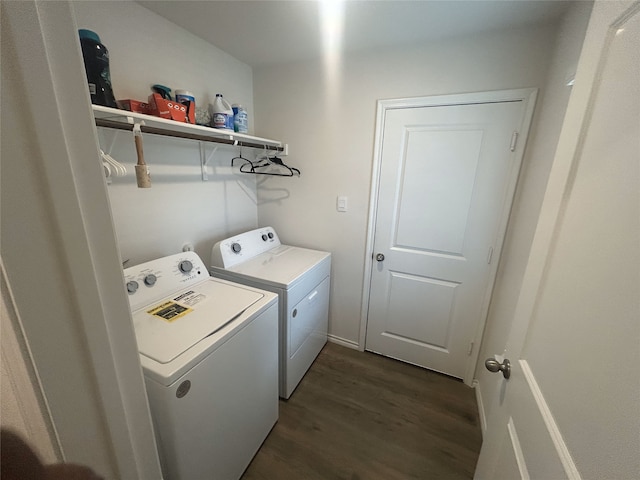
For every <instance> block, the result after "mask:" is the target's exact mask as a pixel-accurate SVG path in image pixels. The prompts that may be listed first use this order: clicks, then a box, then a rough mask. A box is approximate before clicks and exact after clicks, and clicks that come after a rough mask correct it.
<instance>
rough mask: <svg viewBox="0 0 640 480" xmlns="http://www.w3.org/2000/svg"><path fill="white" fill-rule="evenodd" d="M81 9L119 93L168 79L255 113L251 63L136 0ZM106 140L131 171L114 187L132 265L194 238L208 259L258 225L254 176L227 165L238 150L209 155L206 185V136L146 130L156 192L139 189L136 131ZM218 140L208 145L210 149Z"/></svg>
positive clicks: (144, 92)
mask: <svg viewBox="0 0 640 480" xmlns="http://www.w3.org/2000/svg"><path fill="white" fill-rule="evenodd" d="M73 5H74V8H75V12H76V17H77V24H78V27H79V28H87V29H89V30H93V31H95V32H96V33H98V35H99V36H100V39H101V41H102V43H104V44H105V46H106V47H107V48H108V50H109V56H110V71H111V79H112V83H113V89H114V92H115V95H116V98H118V99H122V98H134V99H138V100H146V98H147V96H148V95H149V93H150V91H151V90H150V86H151V85H152V84H154V83H160V84H163V85H167V86H169V87H171V88H173V89H176V88H183V89H188V90H190V91H192V92H193V93H194V94H195V96H196V104H197V105H200V106H204V105H206V104H208V103H210V102H212V101H213V99H214V98H215V94H216V93H223V94H224V96H225V98H227V99H228V100H230V101H231V102H237V103H242V104H243V105H245V106H246V107H247V108H248V110H249V112H251V111H252V110H253V84H252V72H251V68H250V67H249V66H248V65H246V64H244V63H242V62H240V61H238V60H236V59H234V58H233V57H231V56H230V55H228V54H226V53H225V52H223V51H221V50H220V49H218V48H216V47H214V46H213V45H211V44H209V43H207V42H205V41H204V40H202V39H200V38H198V37H196V36H194V35H192V34H190V33H189V32H187V31H186V30H184V29H182V28H180V27H178V26H177V25H175V24H173V23H171V22H169V21H167V20H166V19H164V18H162V17H160V16H159V15H157V14H155V13H153V12H151V11H149V10H147V9H146V8H144V7H142V6H140V5H138V4H136V3H134V2H131V1H124V2H103V1H97V2H87V1H77V2H74V3H73ZM250 121H251V118H250ZM99 138H100V144H101V146H102V148H103V149H104V150H106V151H110V152H111V155H112V156H113V157H114V158H115V159H116V160H118V161H120V162H121V163H123V164H125V165H126V167H127V170H128V171H129V172H130V173H129V175H128V176H127V177H125V178H115V179H114V180H113V183H112V184H110V185H109V188H108V191H109V198H110V200H111V208H112V213H113V218H114V223H115V228H116V235H117V237H118V244H119V246H120V251H121V255H122V260H123V261H124V260H129V263H127V266H131V265H135V264H138V263H141V262H144V261H147V260H151V259H154V258H158V257H161V256H165V255H170V254H172V253H176V252H179V251H181V249H182V246H183V244H184V243H186V242H189V243H192V244H193V245H194V246H195V251H196V252H197V253H198V254H199V255H200V256H201V257H202V259H203V260H204V261H205V263H207V264H208V262H209V257H210V255H211V247H212V245H213V244H214V243H215V242H216V241H217V240H220V239H222V238H225V237H227V236H230V235H233V234H235V233H238V232H242V231H244V230H250V229H252V228H255V227H256V226H257V207H256V199H255V178H254V177H253V176H251V175H237V174H236V175H234V174H231V169H230V168H229V165H230V161H231V158H232V157H233V156H235V155H236V154H237V151H236V150H234V149H232V148H230V147H224V146H221V147H220V148H219V150H218V151H217V153H216V154H215V156H214V157H213V158H212V159H211V161H210V165H211V167H210V169H209V173H210V175H209V181H208V182H203V181H202V180H201V170H200V150H199V144H198V142H196V141H190V140H177V139H173V138H166V137H158V136H152V135H145V136H144V151H145V160H146V162H147V164H148V165H149V168H150V170H151V181H152V188H151V189H139V188H137V187H136V183H135V176H134V175H133V171H134V168H133V165H134V164H135V162H136V158H137V157H136V152H135V148H134V143H133V137H132V134H131V133H129V132H123V131H115V130H110V129H105V128H100V129H99ZM214 146H215V144H206V152H207V155H208V154H210V153H211V152H212V150H213V148H214ZM214 171H215V174H214V175H211V173H213V172H214Z"/></svg>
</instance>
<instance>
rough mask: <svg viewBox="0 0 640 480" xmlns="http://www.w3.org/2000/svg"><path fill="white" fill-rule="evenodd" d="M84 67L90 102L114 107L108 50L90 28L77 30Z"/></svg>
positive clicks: (114, 100)
mask: <svg viewBox="0 0 640 480" xmlns="http://www.w3.org/2000/svg"><path fill="white" fill-rule="evenodd" d="M78 33H79V35H80V45H81V46H82V58H83V59H84V69H85V71H86V73H87V83H88V84H89V93H91V103H93V104H95V105H103V106H105V107H113V108H116V99H115V97H114V96H113V89H112V88H111V74H110V73H109V51H108V50H107V47H105V46H104V45H103V44H102V43H100V37H99V36H98V34H97V33H95V32H92V31H91V30H84V29H81V30H78Z"/></svg>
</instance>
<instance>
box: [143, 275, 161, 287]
mask: <svg viewBox="0 0 640 480" xmlns="http://www.w3.org/2000/svg"><path fill="white" fill-rule="evenodd" d="M157 280H158V277H156V276H155V275H154V274H153V273H150V274H149V275H147V276H146V277H144V284H145V285H146V286H147V287H153V286H154V285H155V284H156V281H157Z"/></svg>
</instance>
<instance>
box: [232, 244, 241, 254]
mask: <svg viewBox="0 0 640 480" xmlns="http://www.w3.org/2000/svg"><path fill="white" fill-rule="evenodd" d="M240 250H242V247H241V246H240V244H239V243H232V244H231V251H232V252H233V253H240Z"/></svg>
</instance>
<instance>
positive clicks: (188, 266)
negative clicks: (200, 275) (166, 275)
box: [178, 260, 193, 273]
mask: <svg viewBox="0 0 640 480" xmlns="http://www.w3.org/2000/svg"><path fill="white" fill-rule="evenodd" d="M178 268H179V269H180V271H181V272H182V273H189V272H190V271H191V270H192V269H193V263H191V262H190V261H189V260H183V261H181V262H180V263H179V264H178Z"/></svg>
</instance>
